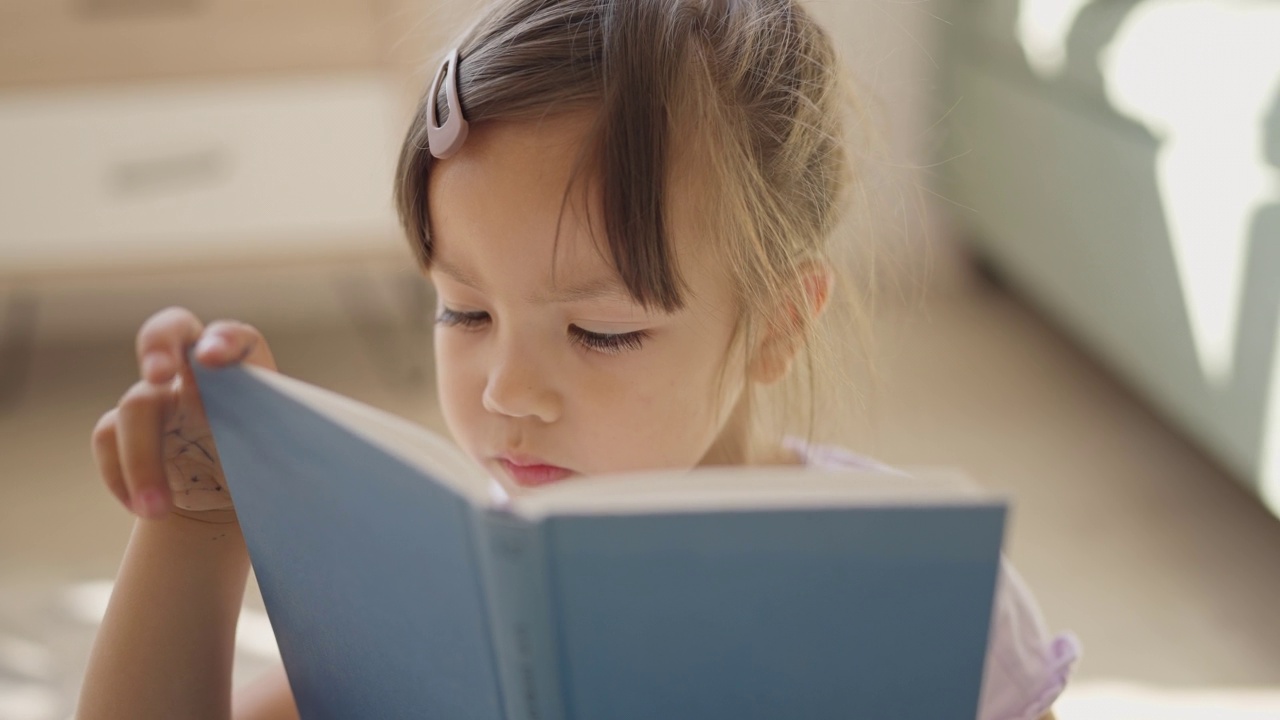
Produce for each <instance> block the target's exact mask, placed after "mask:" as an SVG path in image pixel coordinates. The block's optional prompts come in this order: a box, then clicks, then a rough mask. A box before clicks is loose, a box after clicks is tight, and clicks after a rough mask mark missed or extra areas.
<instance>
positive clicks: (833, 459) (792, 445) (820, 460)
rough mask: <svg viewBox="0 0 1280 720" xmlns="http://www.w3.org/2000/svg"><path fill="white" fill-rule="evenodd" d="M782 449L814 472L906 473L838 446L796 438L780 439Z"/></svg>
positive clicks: (904, 474)
mask: <svg viewBox="0 0 1280 720" xmlns="http://www.w3.org/2000/svg"><path fill="white" fill-rule="evenodd" d="M782 447H784V448H786V449H787V450H789V451H791V452H792V453H794V454H795V456H796V457H797V458H798V459H799V460H800V462H801V463H802V464H803V465H806V466H808V467H811V468H813V469H815V470H875V471H879V472H888V473H892V474H895V475H903V476H906V474H907V473H905V472H903V471H902V470H899V469H898V468H895V467H893V466H890V465H886V464H884V463H882V462H880V461H879V460H876V459H874V458H872V457H869V456H867V455H859V454H858V453H855V452H853V451H852V450H849V449H847V448H843V447H840V446H839V445H819V444H816V443H809V442H806V441H804V440H801V439H800V438H797V437H791V436H788V437H785V438H783V439H782Z"/></svg>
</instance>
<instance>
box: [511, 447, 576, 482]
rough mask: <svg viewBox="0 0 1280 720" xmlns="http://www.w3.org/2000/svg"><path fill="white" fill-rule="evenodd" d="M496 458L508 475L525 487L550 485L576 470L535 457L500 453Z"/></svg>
mask: <svg viewBox="0 0 1280 720" xmlns="http://www.w3.org/2000/svg"><path fill="white" fill-rule="evenodd" d="M494 459H495V460H497V462H498V465H500V466H502V469H503V470H504V471H506V473H507V476H508V477H510V478H511V479H512V480H513V481H515V483H516V485H519V486H520V487H525V488H533V487H541V486H543V485H550V484H551V483H555V482H560V481H561V480H564V479H565V478H568V477H570V476H571V475H573V474H574V472H573V471H572V470H570V469H568V468H562V467H560V466H558V465H548V464H547V463H544V462H543V461H542V460H540V459H538V458H535V457H526V456H521V455H498V456H497V457H496V458H494Z"/></svg>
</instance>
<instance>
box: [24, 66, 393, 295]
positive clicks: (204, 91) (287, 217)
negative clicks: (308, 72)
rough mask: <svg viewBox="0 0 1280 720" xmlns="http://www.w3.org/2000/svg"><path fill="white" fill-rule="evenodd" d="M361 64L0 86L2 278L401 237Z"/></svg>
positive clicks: (365, 252)
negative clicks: (275, 76) (211, 78)
mask: <svg viewBox="0 0 1280 720" xmlns="http://www.w3.org/2000/svg"><path fill="white" fill-rule="evenodd" d="M396 98H397V96H396V95H395V92H394V88H393V86H392V84H391V83H389V82H387V81H385V80H383V79H381V78H378V77H374V76H360V77H349V78H326V79H312V80H291V81H288V82H256V83H255V82H241V83H236V84H224V85H212V84H207V85H200V86H196V85H181V86H179V85H175V86H172V87H156V86H138V87H134V88H126V87H121V88H113V89H104V90H95V91H82V92H77V93H74V94H73V93H62V92H58V93H53V92H49V93H44V94H36V93H28V94H22V95H17V94H10V95H0V277H5V276H8V277H14V276H23V275H40V274H48V273H61V272H85V271H99V270H106V271H110V270H112V269H137V268H139V267H142V266H151V267H156V266H162V267H163V266H169V267H171V266H175V265H178V266H181V265H185V266H192V265H199V264H201V263H210V262H213V263H217V264H231V263H240V262H245V261H254V260H264V259H269V258H271V259H279V260H285V261H291V260H303V259H308V258H323V257H330V258H332V257H341V256H349V257H354V256H365V257H368V256H377V255H381V256H383V257H385V256H387V255H388V254H391V253H397V252H398V253H404V254H405V255H404V256H405V257H406V258H407V257H409V256H408V251H407V249H405V248H403V247H402V245H403V244H404V242H403V240H402V239H401V234H400V231H399V229H398V226H397V224H396V220H395V215H394V210H393V205H392V201H391V187H392V174H393V172H394V167H395V153H396V149H397V146H398V144H399V139H400V138H399V136H400V133H401V132H402V129H401V128H398V127H396V125H397V118H398V115H399V113H398V112H397V109H396V108H397V101H396Z"/></svg>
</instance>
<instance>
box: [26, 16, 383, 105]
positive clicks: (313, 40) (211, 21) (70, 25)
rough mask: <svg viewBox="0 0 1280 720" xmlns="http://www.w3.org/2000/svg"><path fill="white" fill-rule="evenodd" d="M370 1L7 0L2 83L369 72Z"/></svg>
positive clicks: (376, 43) (374, 26)
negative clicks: (346, 71)
mask: <svg viewBox="0 0 1280 720" xmlns="http://www.w3.org/2000/svg"><path fill="white" fill-rule="evenodd" d="M379 23H380V19H379V13H378V6H377V5H376V4H375V3H372V2H369V0H3V1H2V2H0V86H31V85H50V84H70V83H91V82H103V81H111V82H120V81H138V80H157V79H177V78H185V79H190V78H197V77H207V76H211V75H222V76H227V75H236V74H260V73H280V72H308V73H315V72H330V71H341V70H350V69H361V70H367V69H370V68H373V67H375V66H376V65H378V63H379V61H380V59H381V57H382V56H383V54H384V51H383V49H382V43H381V42H380V39H379V37H378V35H379V29H380V24H379Z"/></svg>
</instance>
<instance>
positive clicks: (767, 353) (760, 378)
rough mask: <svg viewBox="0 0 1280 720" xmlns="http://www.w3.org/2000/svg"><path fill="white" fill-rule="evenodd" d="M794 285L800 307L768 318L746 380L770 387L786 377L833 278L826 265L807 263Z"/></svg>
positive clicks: (824, 302)
mask: <svg viewBox="0 0 1280 720" xmlns="http://www.w3.org/2000/svg"><path fill="white" fill-rule="evenodd" d="M795 281H796V282H798V283H800V289H801V292H802V294H801V295H800V297H801V298H802V299H803V303H802V304H801V305H799V306H798V305H797V303H795V302H787V303H785V304H783V305H782V306H781V307H779V308H778V309H777V310H778V314H777V315H776V316H774V317H772V318H769V322H768V323H767V325H766V327H768V328H769V330H768V332H766V334H765V336H764V337H763V338H761V340H760V343H759V344H758V345H757V346H756V348H755V351H754V353H753V354H752V357H751V362H750V364H749V365H748V367H747V373H748V377H750V379H751V380H752V381H754V382H758V383H762V384H764V385H769V384H772V383H775V382H777V381H779V380H781V379H782V378H783V377H785V376H786V374H787V371H788V370H790V369H791V363H792V361H794V360H795V357H796V355H797V354H798V353H799V352H800V348H801V345H802V343H803V341H804V337H805V331H806V330H808V329H809V327H810V326H811V325H812V324H813V323H814V321H816V320H817V319H818V316H819V315H821V314H822V311H823V309H825V308H826V306H827V300H828V299H829V298H830V296H831V285H832V283H833V282H834V281H835V277H834V273H832V271H831V267H830V266H829V265H827V264H826V263H824V262H820V261H817V260H810V261H806V262H804V263H803V264H802V265H801V266H800V268H799V272H798V273H797V274H796V278H795Z"/></svg>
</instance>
